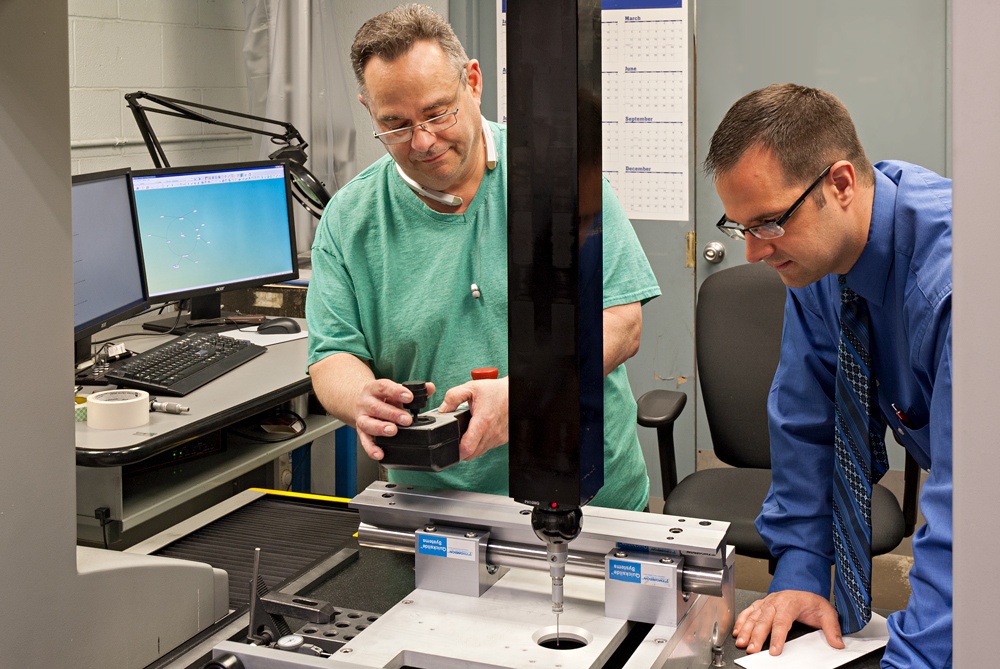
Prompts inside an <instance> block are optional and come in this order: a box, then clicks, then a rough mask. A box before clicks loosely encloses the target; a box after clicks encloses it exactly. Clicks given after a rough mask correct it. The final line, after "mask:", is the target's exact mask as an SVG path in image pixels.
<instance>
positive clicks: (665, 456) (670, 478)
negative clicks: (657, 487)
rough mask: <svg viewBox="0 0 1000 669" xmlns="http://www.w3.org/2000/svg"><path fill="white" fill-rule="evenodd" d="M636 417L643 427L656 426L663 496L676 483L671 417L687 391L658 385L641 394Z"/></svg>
mask: <svg viewBox="0 0 1000 669" xmlns="http://www.w3.org/2000/svg"><path fill="white" fill-rule="evenodd" d="M637 404H638V410H637V413H638V416H637V418H636V420H637V421H638V423H639V425H642V426H643V427H654V428H656V445H657V449H658V451H659V454H660V482H661V483H662V485H663V498H664V499H666V498H667V495H669V494H670V491H671V490H673V489H674V487H676V485H677V456H676V455H675V453H674V421H675V420H677V417H678V416H680V415H681V411H683V410H684V405H685V404H687V394H686V393H682V392H679V391H677V390H663V389H662V388H657V389H656V390H650V391H648V392H645V393H643V394H642V396H641V397H640V398H639V400H638V402H637Z"/></svg>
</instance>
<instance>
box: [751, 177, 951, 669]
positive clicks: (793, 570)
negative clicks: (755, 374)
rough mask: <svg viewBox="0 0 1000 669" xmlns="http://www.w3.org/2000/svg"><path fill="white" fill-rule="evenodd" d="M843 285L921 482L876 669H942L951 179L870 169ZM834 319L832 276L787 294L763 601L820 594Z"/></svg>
mask: <svg viewBox="0 0 1000 669" xmlns="http://www.w3.org/2000/svg"><path fill="white" fill-rule="evenodd" d="M847 285H848V286H850V287H851V288H852V289H853V290H854V291H855V292H856V293H858V295H860V296H861V297H863V298H864V299H865V300H867V302H868V308H869V311H870V313H871V323H872V360H873V363H872V364H873V370H874V374H875V379H876V381H877V383H878V399H879V405H880V408H881V410H882V414H883V416H884V417H885V421H886V424H887V426H888V428H889V429H890V430H891V431H892V432H893V433H894V436H896V437H897V439H898V440H899V441H900V442H901V443H902V444H903V445H904V447H905V448H906V450H907V451H908V452H909V453H910V454H911V455H912V456H913V457H914V459H915V460H916V461H917V463H918V464H919V465H920V466H921V467H922V468H924V469H929V470H930V474H929V477H928V479H927V481H926V482H925V484H924V486H923V491H922V493H921V496H920V507H921V511H922V512H923V515H924V519H925V520H926V524H924V525H923V526H921V527H920V528H919V529H918V530H917V531H916V533H915V534H914V536H913V569H912V570H911V571H910V585H911V587H912V596H911V597H910V601H909V604H908V606H907V607H906V609H905V610H903V611H899V612H896V613H893V614H892V615H891V616H890V617H889V633H890V640H889V644H888V646H887V647H886V651H885V655H884V657H883V660H882V666H883V667H900V668H902V667H907V668H911V669H912V668H914V667H933V668H934V669H941V668H943V667H950V666H951V662H952V660H951V656H952V650H951V649H952V605H951V602H952V567H951V546H952V514H951V496H952V495H951V491H952V464H951V460H952V452H951V441H952V439H951V425H952V423H951V180H949V179H945V178H943V177H941V176H938V175H937V174H935V173H933V172H931V171H929V170H926V169H924V168H922V167H918V166H916V165H911V164H908V163H902V162H896V161H887V162H881V163H878V164H876V165H875V196H874V204H873V208H872V220H871V228H870V230H869V233H868V243H867V245H866V246H865V249H864V251H863V252H862V254H861V257H860V258H859V259H858V261H857V263H856V264H855V265H854V267H852V268H851V270H850V272H848V274H847ZM839 314H840V287H839V285H838V282H837V276H836V275H828V276H826V277H824V278H822V279H821V280H819V281H817V282H816V283H813V284H811V285H809V286H806V287H805V288H799V289H789V290H788V297H787V300H786V303H785V326H784V333H783V336H782V342H781V362H780V363H779V365H778V370H777V372H776V374H775V377H774V383H773V384H772V386H771V392H770V395H769V397H768V406H767V408H768V416H769V426H770V432H771V467H772V470H773V475H774V476H773V483H772V485H771V490H770V492H769V493H768V496H767V498H766V499H765V500H764V506H763V509H762V510H761V514H760V516H759V517H758V518H757V529H758V530H759V531H760V534H761V536H762V537H763V538H764V541H765V542H766V543H767V544H768V546H769V547H770V550H771V554H772V555H774V556H775V557H777V558H778V564H777V568H776V570H775V574H774V578H773V579H772V581H771V587H770V590H771V592H776V591H778V590H789V589H792V590H806V591H809V592H814V593H817V594H819V595H822V596H823V597H829V595H830V566H831V564H832V563H833V550H834V549H833V530H832V517H831V513H832V502H831V499H832V491H831V486H832V481H833V463H834V446H833V431H834V411H835V408H834V386H835V383H836V372H837V341H838V338H839V335H840V322H839ZM893 406H895V409H894V408H893ZM896 410H898V411H899V414H897V412H896ZM890 443H891V440H890Z"/></svg>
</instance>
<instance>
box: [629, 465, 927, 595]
mask: <svg viewBox="0 0 1000 669" xmlns="http://www.w3.org/2000/svg"><path fill="white" fill-rule="evenodd" d="M713 466H725V465H720V463H718V461H715V460H714V457H713V455H712V454H711V453H710V452H704V451H701V452H699V454H698V468H699V469H703V468H706V467H713ZM924 476H926V474H924ZM922 482H923V481H921V483H922ZM881 483H882V485H885V486H886V487H887V488H889V489H890V490H891V491H892V492H893V493H895V494H896V497H897V498H898V499H900V500H902V498H903V473H902V472H901V471H895V470H893V471H890V472H889V473H887V474H886V475H885V477H884V478H883V479H882V481H881ZM900 503H902V502H900ZM649 507H650V511H652V512H656V513H659V512H661V511H662V509H663V500H662V499H661V498H656V497H653V498H650V501H649ZM922 523H923V517H922V516H918V518H917V527H919V526H920V525H921V524H922ZM911 566H913V549H912V546H911V543H910V538H909V537H907V538H905V539H903V543H901V544H900V545H899V546H898V547H897V548H896V550H894V551H893V552H892V553H889V554H888V555H878V556H876V557H875V558H874V560H873V561H872V607H873V608H876V609H884V610H888V611H895V610H898V609H901V608H904V607H905V606H906V602H907V600H908V599H909V597H910V581H909V573H910V567H911ZM770 582H771V576H770V574H768V572H767V561H765V560H756V559H754V558H745V557H743V556H740V555H737V556H736V587H737V588H740V589H742V590H754V591H757V592H767V588H768V585H770Z"/></svg>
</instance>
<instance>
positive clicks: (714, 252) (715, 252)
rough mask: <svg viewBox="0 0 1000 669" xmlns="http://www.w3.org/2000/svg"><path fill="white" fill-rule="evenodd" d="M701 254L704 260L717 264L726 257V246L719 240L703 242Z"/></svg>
mask: <svg viewBox="0 0 1000 669" xmlns="http://www.w3.org/2000/svg"><path fill="white" fill-rule="evenodd" d="M702 256H704V258H705V260H707V261H708V262H710V263H712V264H713V265H717V264H718V263H720V262H722V259H723V258H725V257H726V247H725V246H724V245H723V244H722V243H721V242H709V243H708V244H705V250H704V251H702Z"/></svg>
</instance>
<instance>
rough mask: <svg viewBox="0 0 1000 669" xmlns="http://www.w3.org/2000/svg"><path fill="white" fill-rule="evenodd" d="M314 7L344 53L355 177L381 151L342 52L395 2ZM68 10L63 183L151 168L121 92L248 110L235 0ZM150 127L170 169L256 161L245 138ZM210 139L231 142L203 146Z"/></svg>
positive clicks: (168, 124)
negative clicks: (331, 16) (66, 169)
mask: <svg viewBox="0 0 1000 669" xmlns="http://www.w3.org/2000/svg"><path fill="white" fill-rule="evenodd" d="M290 1H297V2H298V1H302V2H304V1H305V0H290ZM322 1H323V2H328V3H331V4H333V5H334V9H335V11H336V13H337V15H338V21H337V37H338V40H339V43H340V44H341V45H342V49H343V51H344V54H343V60H342V61H341V66H342V68H343V70H344V76H345V77H346V80H347V81H348V82H350V85H351V91H352V92H351V108H352V109H353V112H354V124H355V128H356V129H357V132H358V141H357V165H358V169H359V170H361V169H364V168H365V167H367V166H368V165H370V164H371V163H372V162H374V161H375V160H377V159H378V158H380V157H381V156H382V155H384V153H385V150H384V149H383V148H382V145H381V144H380V143H379V142H378V140H376V139H374V138H373V137H372V136H371V127H370V124H369V121H368V115H367V113H366V112H365V111H364V108H363V107H362V106H361V105H360V104H358V103H357V101H356V100H355V99H354V98H355V93H354V88H353V84H354V74H353V72H352V71H351V67H350V59H349V49H350V45H351V43H352V42H353V41H354V34H355V33H356V32H357V30H358V28H360V27H361V24H362V23H364V22H365V21H366V20H368V19H369V18H371V17H372V16H374V15H376V14H378V13H380V12H383V11H386V10H388V9H391V8H393V7H395V6H397V5H400V4H403V3H402V2H400V1H399V0H365V1H364V2H359V0H322ZM68 4H69V91H70V136H71V144H70V146H71V147H72V151H71V156H72V172H73V174H79V173H84V172H96V171H99V170H107V169H114V168H118V167H132V168H133V169H145V168H150V167H153V162H152V160H151V159H150V157H149V153H148V152H147V151H146V147H145V145H144V144H143V142H142V138H141V136H140V135H139V129H138V126H136V123H135V120H134V119H133V117H132V113H131V111H129V109H128V107H127V106H126V105H125V97H124V96H125V94H126V93H131V92H133V91H138V90H142V91H147V92H149V93H158V94H160V95H165V96H167V97H172V98H178V99H181V100H191V101H194V102H201V103H203V104H207V105H211V106H213V107H220V108H222V109H232V110H235V111H241V112H247V111H248V105H249V102H248V99H247V82H246V73H245V71H244V65H243V31H244V27H245V25H244V24H245V18H244V7H243V2H242V1H241V0H69V3H68ZM424 4H427V5H429V6H430V7H432V8H433V9H434V10H435V11H437V12H438V13H440V14H441V15H442V16H445V17H447V16H448V0H424ZM212 115H213V116H215V117H216V118H219V119H220V120H223V119H226V117H224V116H219V115H216V114H212ZM228 120H231V121H234V122H238V123H242V122H243V121H240V120H238V119H232V118H230V119H228ZM150 123H151V124H152V126H153V131H154V132H155V133H156V135H157V137H158V138H159V139H160V141H161V142H164V140H168V142H164V151H165V152H166V154H167V159H168V160H169V161H170V164H171V165H174V166H180V165H198V164H210V163H221V162H232V161H240V160H256V159H257V157H258V155H259V154H258V152H257V149H256V146H257V142H258V138H257V137H256V136H254V135H249V134H247V133H241V132H238V131H227V130H225V129H223V128H217V127H213V126H210V125H206V124H204V123H198V122H193V121H185V120H182V119H176V118H171V117H169V116H162V115H156V114H151V115H150ZM299 130H300V131H301V130H302V128H299ZM220 134H229V135H231V138H229V139H222V140H218V139H212V140H210V141H209V140H205V139H204V137H205V136H208V137H215V136H218V135H220ZM170 139H180V140H182V141H178V142H172V141H169V140H170ZM308 140H309V138H308V137H306V141H308Z"/></svg>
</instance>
